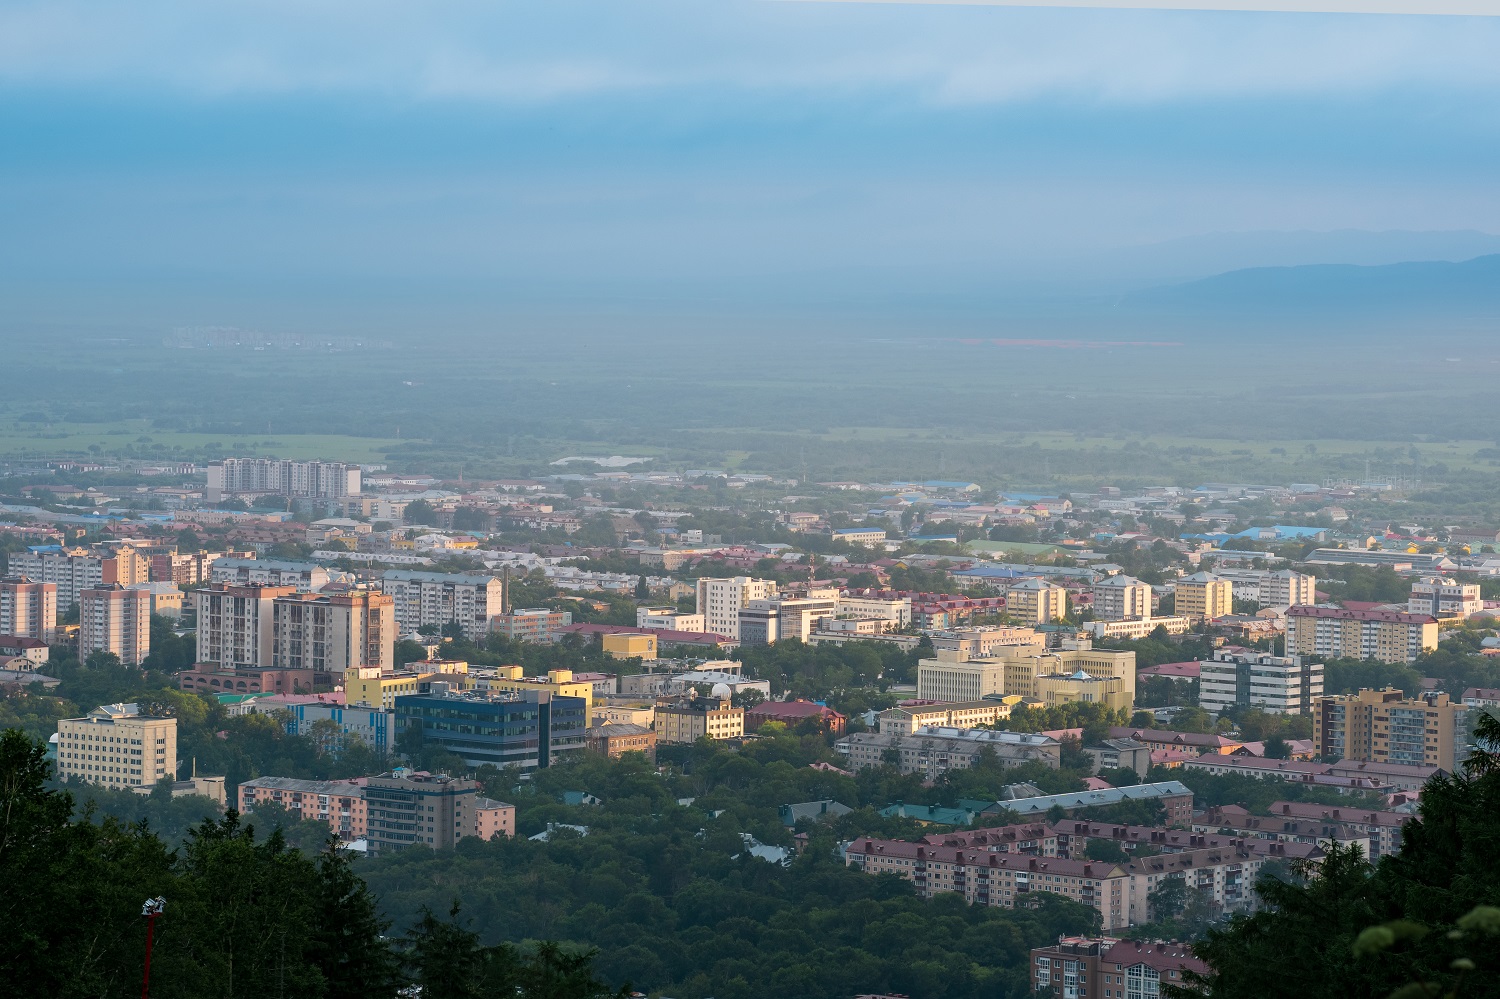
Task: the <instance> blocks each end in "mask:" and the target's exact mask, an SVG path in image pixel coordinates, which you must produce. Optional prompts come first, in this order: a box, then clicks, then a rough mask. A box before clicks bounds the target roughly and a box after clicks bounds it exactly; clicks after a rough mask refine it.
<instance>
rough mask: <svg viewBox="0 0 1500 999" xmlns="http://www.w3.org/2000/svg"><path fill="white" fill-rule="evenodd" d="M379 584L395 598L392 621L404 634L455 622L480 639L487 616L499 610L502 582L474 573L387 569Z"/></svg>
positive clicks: (471, 637) (467, 634)
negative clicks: (393, 620)
mask: <svg viewBox="0 0 1500 999" xmlns="http://www.w3.org/2000/svg"><path fill="white" fill-rule="evenodd" d="M380 588H381V590H382V591H383V592H385V593H387V594H389V595H390V596H392V597H393V598H395V601H396V625H397V627H399V628H400V629H401V634H403V635H406V634H410V633H411V632H414V631H418V630H420V629H422V628H423V627H429V626H430V627H434V628H442V627H443V626H444V625H448V624H457V625H458V626H459V627H460V628H461V629H462V630H463V634H464V637H465V638H467V639H469V640H470V641H472V642H483V641H484V635H485V632H487V631H488V630H489V627H490V618H491V617H493V616H495V615H497V614H500V613H502V611H503V610H504V605H505V584H504V583H503V582H502V581H501V580H499V579H497V578H496V577H494V576H483V575H478V574H474V573H446V572H414V571H411V570H406V569H391V570H388V571H387V572H386V573H385V575H384V576H383V577H382V578H381V581H380Z"/></svg>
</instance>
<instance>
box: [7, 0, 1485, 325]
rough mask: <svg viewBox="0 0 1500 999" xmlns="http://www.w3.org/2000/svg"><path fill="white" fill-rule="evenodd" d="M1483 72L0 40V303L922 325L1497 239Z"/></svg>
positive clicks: (1192, 41) (1104, 36)
mask: <svg viewBox="0 0 1500 999" xmlns="http://www.w3.org/2000/svg"><path fill="white" fill-rule="evenodd" d="M1496 52H1500V18H1494V19H1486V18H1440V17H1430V18H1429V17H1362V16H1342V15H1300V14H1296V15H1294V14H1245V13H1203V12H1165V11H1099V10H1055V9H1021V8H998V7H947V6H905V5H885V4H881V5H859V4H846V3H841V4H814V3H787V2H738V0H712V2H710V0H665V2H663V0H610V2H602V0H549V2H546V3H535V2H520V3H518V2H508V0H500V2H489V3H434V4H409V3H387V2H360V3H308V2H298V3H290V2H289V3H276V2H262V3H234V2H228V3H215V4H202V3H173V2H164V3H146V4H139V5H135V4H118V3H71V2H55V3H25V2H11V3H6V4H4V5H3V6H0V268H3V269H4V271H5V272H6V273H7V274H8V275H9V279H8V280H9V281H11V282H15V281H26V282H31V285H32V287H37V288H53V289H56V288H66V287H68V286H70V285H71V284H73V283H94V284H99V283H101V282H103V283H106V284H107V283H109V282H116V283H123V284H126V285H130V284H143V285H150V284H152V283H153V282H155V283H157V284H162V286H163V287H165V286H166V285H167V284H171V283H172V282H178V283H179V285H180V283H182V282H189V283H191V282H203V283H212V282H215V281H218V282H223V283H226V284H233V283H235V282H244V281H252V280H264V281H274V282H289V283H291V284H295V283H298V282H306V283H317V282H320V281H321V282H327V283H329V284H330V285H331V284H336V283H338V282H351V283H353V284H358V283H359V282H377V283H386V284H388V285H389V284H390V283H392V282H395V283H400V282H410V283H411V285H412V287H413V288H414V289H416V288H418V287H423V288H427V289H429V291H428V292H427V293H429V294H432V293H436V292H434V291H432V289H440V288H443V287H447V285H445V284H444V282H449V283H452V286H453V287H458V286H464V285H465V283H468V284H473V283H475V282H478V283H489V284H492V285H493V286H495V287H500V288H514V289H530V290H532V291H535V290H536V289H538V288H541V289H555V290H558V291H559V292H561V293H568V292H569V291H570V290H574V289H580V288H621V287H630V286H632V285H637V284H638V285H641V286H658V285H660V286H671V285H673V284H674V283H693V282H700V283H702V282H706V283H709V284H712V283H714V282H744V281H747V280H748V281H766V282H770V283H771V284H773V285H774V284H776V283H777V282H795V281H802V282H809V281H811V282H816V281H818V280H820V276H823V275H828V276H830V278H829V279H830V280H843V279H844V277H842V276H846V275H848V274H864V275H899V276H900V279H901V280H912V281H914V282H916V283H919V284H923V286H924V287H934V288H941V287H942V286H943V283H944V282H947V281H951V282H954V283H955V284H957V285H963V284H964V283H965V282H972V281H976V280H978V281H983V280H987V279H989V278H991V277H993V276H994V275H996V274H1008V275H1020V276H1035V275H1043V274H1047V273H1053V272H1061V271H1066V270H1067V269H1068V268H1069V267H1072V266H1076V262H1077V261H1079V260H1083V259H1091V258H1090V255H1091V254H1098V253H1100V252H1106V251H1110V250H1113V249H1118V248H1121V247H1132V246H1135V245H1139V244H1147V243H1155V242H1158V241H1161V240H1170V239H1174V238H1179V237H1187V236H1192V235H1194V234H1200V233H1211V232H1225V231H1246V230H1266V229H1271V230H1305V229H1310V230H1328V229H1345V228H1350V229H1370V230H1386V229H1414V230H1428V229H1437V230H1448V229H1455V230H1457V229H1466V230H1467V229H1477V230H1483V231H1486V232H1500V184H1497V183H1496V181H1497V179H1500V178H1497V176H1496V173H1497V170H1500V167H1497V164H1500V155H1497V154H1500V101H1497V100H1496V99H1495V95H1496V94H1497V93H1500V59H1496V58H1495V53H1496ZM881 280H884V278H881ZM163 283H165V284H163ZM174 286H177V285H174ZM284 286H288V287H289V286H290V285H284ZM413 293H414V294H417V293H418V292H416V291H414V292H413ZM229 318H232V317H229Z"/></svg>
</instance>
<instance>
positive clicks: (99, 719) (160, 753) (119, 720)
mask: <svg viewBox="0 0 1500 999" xmlns="http://www.w3.org/2000/svg"><path fill="white" fill-rule="evenodd" d="M57 777H58V779H59V780H62V781H81V782H83V783H85V784H100V785H103V786H105V787H112V788H115V789H116V790H126V789H130V788H137V787H151V786H152V785H154V784H156V782H157V781H161V780H176V779H177V719H176V718H155V717H152V716H150V715H145V714H142V713H141V707H140V705H139V704H104V705H101V706H100V707H97V708H95V709H94V710H93V711H90V712H89V713H88V714H86V715H84V716H83V717H82V718H63V719H61V720H60V721H58V723H57Z"/></svg>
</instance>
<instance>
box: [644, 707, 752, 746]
mask: <svg viewBox="0 0 1500 999" xmlns="http://www.w3.org/2000/svg"><path fill="white" fill-rule="evenodd" d="M744 734H745V709H744V708H736V707H734V706H733V705H731V704H730V703H729V700H728V698H720V697H694V698H692V699H690V700H685V701H679V702H677V703H675V704H663V705H658V706H657V709H656V737H657V740H658V741H659V742H663V743H694V742H697V741H698V740H699V739H711V740H713V741H715V742H718V741H721V740H724V739H737V738H739V737H740V736H742V735H744Z"/></svg>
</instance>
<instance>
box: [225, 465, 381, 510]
mask: <svg viewBox="0 0 1500 999" xmlns="http://www.w3.org/2000/svg"><path fill="white" fill-rule="evenodd" d="M361 487H362V483H361V481H360V467H359V466H358V465H347V464H345V463H344V462H341V461H285V460H280V459H276V458H225V459H224V460H223V461H215V462H211V463H210V464H209V466H208V490H207V494H206V497H207V499H208V501H209V502H210V503H217V502H219V501H220V500H222V499H223V498H224V497H225V496H230V495H234V494H236V493H260V494H275V495H278V496H298V497H308V498H311V499H330V500H345V499H348V498H349V497H350V496H358V495H359V492H360V489H361Z"/></svg>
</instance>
